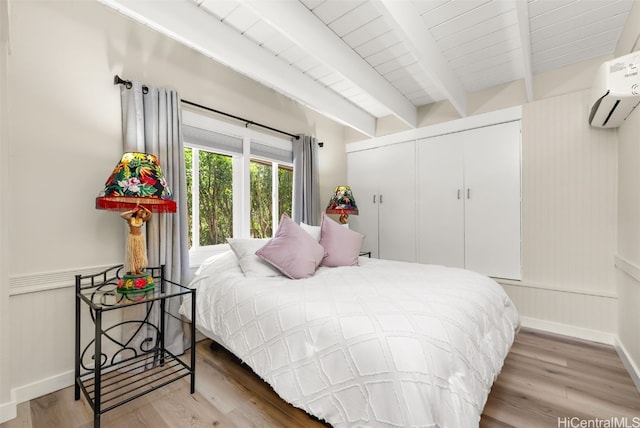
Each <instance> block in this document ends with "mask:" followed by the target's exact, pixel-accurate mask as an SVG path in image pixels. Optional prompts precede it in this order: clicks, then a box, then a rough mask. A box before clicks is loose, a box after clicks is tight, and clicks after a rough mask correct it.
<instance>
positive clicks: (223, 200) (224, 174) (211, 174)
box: [198, 150, 233, 246]
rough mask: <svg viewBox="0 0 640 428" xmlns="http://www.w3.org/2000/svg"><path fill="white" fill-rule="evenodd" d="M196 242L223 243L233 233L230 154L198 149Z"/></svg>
mask: <svg viewBox="0 0 640 428" xmlns="http://www.w3.org/2000/svg"><path fill="white" fill-rule="evenodd" d="M199 173H200V179H199V182H198V183H199V185H200V192H199V196H200V246H205V245H216V244H224V243H226V239H227V238H230V237H231V236H233V162H232V158H231V156H226V155H219V154H217V153H212V152H207V151H204V150H200V162H199Z"/></svg>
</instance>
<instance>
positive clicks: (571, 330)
mask: <svg viewBox="0 0 640 428" xmlns="http://www.w3.org/2000/svg"><path fill="white" fill-rule="evenodd" d="M520 323H521V325H522V326H523V327H528V328H533V329H536V330H542V331H547V332H549V333H555V334H562V335H564V336H570V337H575V338H576V339H583V340H590V341H592V342H598V343H604V344H606V345H612V346H615V344H616V341H617V338H616V335H615V334H613V333H607V332H604V331H599V330H591V329H588V328H584V327H577V326H574V325H569V324H561V323H557V322H553V321H544V320H540V319H536V318H527V317H520Z"/></svg>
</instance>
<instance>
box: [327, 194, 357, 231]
mask: <svg viewBox="0 0 640 428" xmlns="http://www.w3.org/2000/svg"><path fill="white" fill-rule="evenodd" d="M325 212H326V213H327V214H340V223H342V224H345V223H346V222H347V218H349V214H354V215H358V207H357V205H356V200H355V198H354V197H353V193H352V192H351V188H350V187H349V186H338V187H336V190H335V192H334V194H333V196H331V200H330V201H329V205H327V209H326V210H325Z"/></svg>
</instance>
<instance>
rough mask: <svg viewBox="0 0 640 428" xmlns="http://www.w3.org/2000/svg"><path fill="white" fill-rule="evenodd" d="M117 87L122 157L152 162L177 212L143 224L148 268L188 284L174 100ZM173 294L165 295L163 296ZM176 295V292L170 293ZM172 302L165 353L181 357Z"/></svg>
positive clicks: (136, 85)
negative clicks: (135, 155) (147, 157)
mask: <svg viewBox="0 0 640 428" xmlns="http://www.w3.org/2000/svg"><path fill="white" fill-rule="evenodd" d="M132 83H133V87H132V88H131V89H126V87H124V86H122V89H121V100H122V132H123V140H124V151H125V152H133V151H138V152H144V153H150V154H153V155H155V156H157V157H158V160H159V162H160V166H161V167H162V170H163V171H164V174H165V178H166V179H167V183H168V185H169V188H170V189H171V192H172V193H173V198H174V200H175V201H176V203H177V206H178V209H177V212H175V213H167V214H158V213H154V214H153V216H152V217H151V219H150V220H149V221H148V222H147V227H146V235H147V257H148V259H149V266H160V265H165V277H166V278H167V279H169V280H170V281H173V282H175V283H178V284H183V281H186V279H187V278H188V269H189V242H188V235H187V233H188V225H187V193H186V192H187V190H186V189H187V183H186V171H185V164H184V143H183V140H182V131H181V121H182V119H181V114H180V97H179V96H178V93H177V92H175V91H171V90H167V89H161V88H154V87H143V86H142V85H141V84H140V82H136V81H133V82H132ZM173 291H174V290H171V289H168V290H167V292H169V293H170V292H173ZM176 291H177V290H176ZM179 306H180V302H179V301H178V299H177V298H173V299H169V300H168V301H167V310H168V312H169V315H168V316H167V317H166V319H165V323H166V324H165V326H166V331H165V338H164V341H165V347H166V349H167V350H169V351H170V352H172V353H174V354H175V355H179V354H182V353H183V352H184V348H185V345H184V344H185V343H188V342H187V340H186V339H187V338H185V337H184V333H183V329H182V322H181V321H180V315H179V314H178V308H179Z"/></svg>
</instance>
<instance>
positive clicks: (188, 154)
mask: <svg viewBox="0 0 640 428" xmlns="http://www.w3.org/2000/svg"><path fill="white" fill-rule="evenodd" d="M191 159H193V150H192V149H191V148H188V147H185V148H184V166H185V171H186V173H187V220H188V222H189V248H191V247H193V232H192V230H193V211H192V203H193V202H192V201H193V197H192V188H193V171H192V169H191V165H192V164H191Z"/></svg>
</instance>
